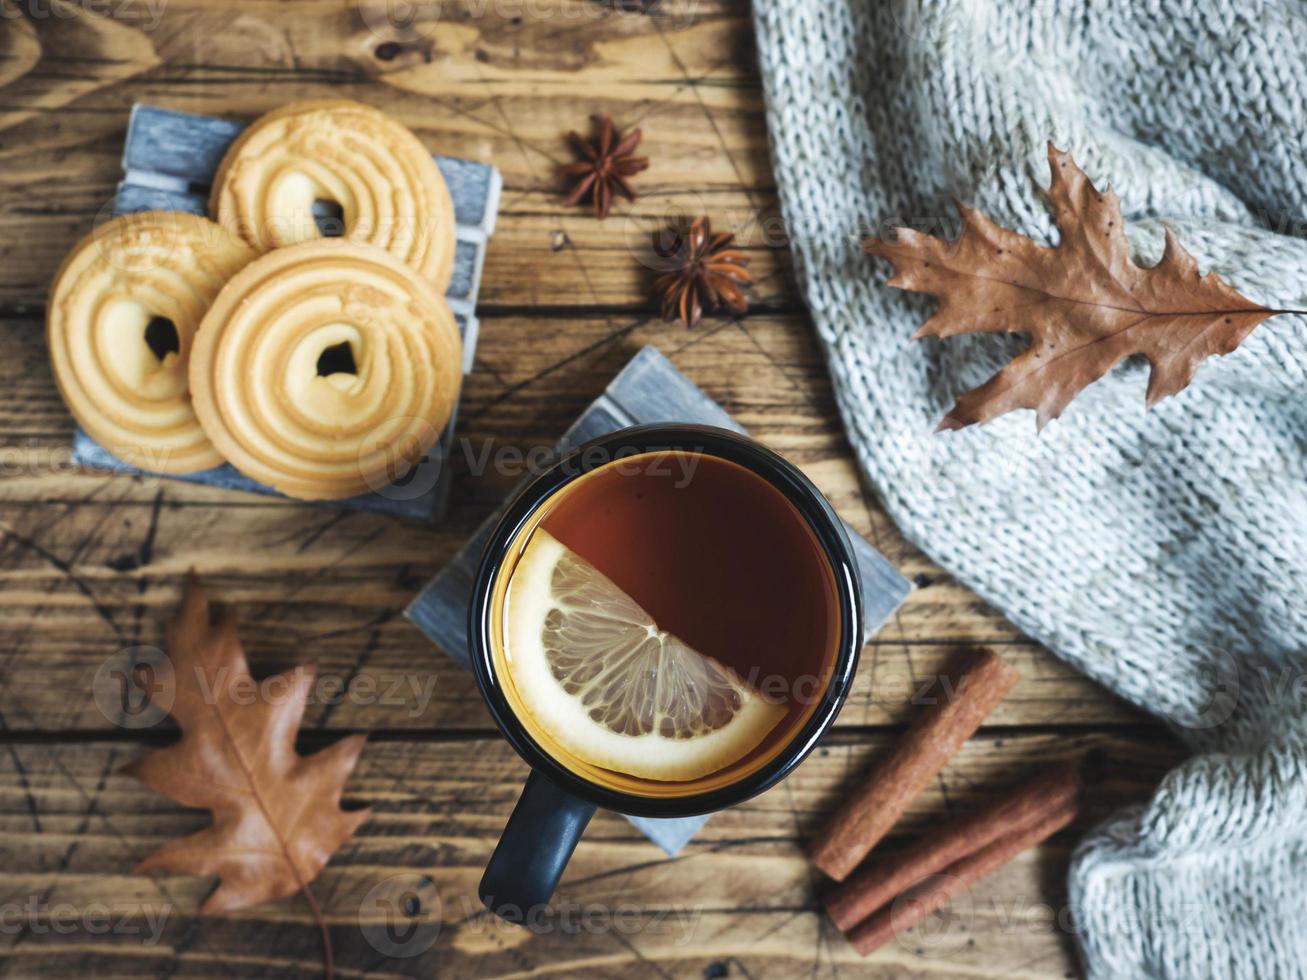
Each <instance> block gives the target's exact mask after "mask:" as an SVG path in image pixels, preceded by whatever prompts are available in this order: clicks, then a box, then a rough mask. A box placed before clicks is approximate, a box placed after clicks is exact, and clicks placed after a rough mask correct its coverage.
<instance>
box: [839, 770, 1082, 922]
mask: <svg viewBox="0 0 1307 980" xmlns="http://www.w3.org/2000/svg"><path fill="white" fill-rule="evenodd" d="M1079 794H1080V768H1079V766H1078V765H1077V764H1076V763H1073V762H1060V763H1055V764H1053V765H1049V766H1046V767H1045V768H1043V769H1041V770H1040V771H1039V772H1038V773H1037V774H1036V775H1035V776H1034V778H1032V779H1030V780H1029V781H1027V782H1026V783H1024V784H1023V785H1021V786H1019V787H1017V788H1015V789H1013V790H1011V791H1009V792H1007V793H1004V794H1003V795H1001V796H999V797H997V798H996V799H994V800H993V801H992V802H991V803H989V804H988V805H986V806H985V807H983V808H981V809H980V810H978V811H977V812H975V813H968V814H963V815H962V816H961V817H959V818H957V819H956V820H954V821H952V822H951V823H949V824H947V825H945V826H944V827H941V828H940V829H938V830H935V831H929V832H927V833H925V834H923V835H922V837H921V838H920V839H919V840H918V841H917V842H916V843H915V844H913V845H911V846H910V847H908V848H907V849H906V850H903V851H901V852H899V853H898V854H895V855H893V856H891V857H889V858H887V859H885V860H875V859H873V863H872V864H871V865H870V866H868V867H866V868H864V869H863V870H862V871H860V872H858V873H857V874H855V875H853V876H852V877H850V878H848V879H847V880H845V881H844V883H843V884H841V885H840V886H839V887H837V888H835V889H834V890H832V891H831V892H830V893H829V894H828V895H827V896H826V897H825V898H824V899H822V902H823V903H824V904H825V906H826V911H827V913H828V914H829V915H830V917H831V921H833V922H834V923H835V925H837V926H838V927H839V929H840V931H841V932H848V931H849V930H851V929H852V928H853V927H854V926H856V925H857V924H858V923H859V922H861V921H862V920H863V919H865V918H867V917H868V916H870V915H871V914H872V913H874V912H876V911H877V910H878V909H880V908H881V907H882V906H884V905H888V904H889V903H890V902H892V901H893V900H894V899H895V898H896V897H897V896H898V895H900V894H901V893H903V892H905V891H907V890H908V889H909V888H911V887H912V886H913V885H915V884H917V883H918V882H919V881H921V880H922V879H923V878H926V877H928V876H930V875H932V874H935V873H936V872H937V871H941V870H943V869H944V868H946V867H948V866H949V865H951V864H953V863H955V862H956V861H960V860H961V859H962V858H964V857H966V856H967V855H969V854H974V853H975V852H976V851H979V850H981V849H982V848H985V847H987V846H989V845H990V844H992V843H993V842H994V841H996V840H998V839H999V838H1001V837H1007V836H1009V835H1011V834H1017V833H1020V832H1021V831H1024V830H1028V829H1029V828H1031V827H1033V826H1035V825H1036V824H1038V823H1040V822H1041V821H1043V820H1044V819H1046V818H1047V817H1048V816H1049V815H1050V814H1052V813H1054V812H1056V811H1059V810H1060V809H1061V808H1062V807H1064V806H1065V805H1066V804H1067V803H1068V802H1071V801H1074V800H1075V799H1076V798H1077V797H1078V796H1079Z"/></svg>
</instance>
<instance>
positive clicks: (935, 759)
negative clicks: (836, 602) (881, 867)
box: [808, 650, 1020, 881]
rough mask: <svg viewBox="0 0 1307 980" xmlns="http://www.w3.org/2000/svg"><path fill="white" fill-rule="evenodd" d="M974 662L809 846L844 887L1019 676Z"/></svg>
mask: <svg viewBox="0 0 1307 980" xmlns="http://www.w3.org/2000/svg"><path fill="white" fill-rule="evenodd" d="M974 657H975V659H974V661H973V662H972V663H971V664H970V665H969V666H968V668H967V670H966V672H965V673H964V674H963V675H962V677H961V679H960V680H959V682H958V685H957V687H956V689H955V690H954V691H953V693H952V697H941V698H940V700H939V701H937V702H936V703H935V704H934V705H932V706H931V707H930V708H928V709H927V710H926V711H925V712H923V713H922V714H921V715H919V716H918V717H917V720H916V722H915V723H914V724H913V725H912V727H910V728H909V729H908V731H907V732H906V733H905V734H904V736H903V738H902V740H901V741H900V742H899V744H898V745H897V746H896V747H895V749H894V751H893V753H892V754H891V755H890V757H889V758H888V759H886V760H885V761H884V762H883V763H882V764H881V765H880V766H879V767H878V768H877V769H876V770H875V772H874V773H873V775H872V777H871V778H870V779H869V780H868V781H867V782H866V783H865V784H864V785H863V786H862V787H861V788H860V789H859V790H858V791H857V792H855V793H854V794H853V795H852V796H851V797H850V798H849V799H848V800H847V801H845V803H844V805H843V806H841V807H840V808H839V810H837V811H836V813H835V815H834V816H833V817H832V818H831V820H830V822H829V823H828V824H827V825H826V828H825V829H824V830H823V831H822V832H821V833H820V834H819V835H818V836H817V838H816V839H815V840H814V841H813V842H812V844H811V845H810V846H809V848H808V856H809V857H810V858H811V859H812V863H813V864H815V865H816V866H817V867H818V868H820V869H821V870H822V871H824V872H826V874H828V875H830V876H831V877H832V878H834V879H835V880H836V881H843V880H844V879H845V877H847V876H848V874H849V872H850V871H852V870H853V869H854V868H855V867H857V866H858V864H859V863H860V862H861V861H862V859H863V858H864V857H866V856H867V852H868V851H870V850H871V849H872V848H873V847H874V846H875V845H876V844H877V843H878V842H879V841H880V839H881V838H882V837H884V836H885V833H886V831H888V830H889V829H890V827H892V826H893V825H894V823H895V821H897V820H898V818H899V817H900V816H902V815H903V811H904V810H906V809H907V808H908V804H910V803H911V802H912V801H913V800H914V799H915V798H916V797H917V795H918V794H919V793H920V792H921V791H922V790H923V789H924V788H925V786H926V784H927V783H928V782H930V780H931V779H933V778H934V777H935V775H936V774H937V773H938V772H939V771H940V769H942V768H943V767H944V764H945V763H946V762H948V760H949V759H950V758H952V756H953V754H954V753H955V752H957V750H958V749H959V748H961V746H962V743H963V742H965V741H966V740H967V739H968V738H970V737H971V736H972V734H973V733H974V732H975V731H976V729H977V728H979V727H980V723H981V722H982V721H984V720H985V718H986V716H987V715H988V714H989V713H990V712H991V711H993V710H994V708H995V707H997V706H998V704H999V702H1000V701H1002V700H1003V698H1004V697H1006V696H1007V693H1008V691H1010V690H1011V689H1012V685H1013V684H1015V683H1016V682H1017V678H1018V677H1019V676H1020V675H1018V674H1017V672H1016V670H1015V669H1014V668H1013V667H1011V666H1009V665H1008V664H1007V663H1006V662H1005V661H1004V660H1003V658H1002V657H1000V656H998V654H996V653H994V652H993V651H991V650H980V651H977V653H976V654H975V655H974Z"/></svg>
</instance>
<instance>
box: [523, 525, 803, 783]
mask: <svg viewBox="0 0 1307 980" xmlns="http://www.w3.org/2000/svg"><path fill="white" fill-rule="evenodd" d="M505 625H506V640H507V643H506V646H507V658H506V659H507V661H508V670H509V674H510V676H511V678H512V681H513V684H514V686H515V687H516V689H517V693H518V696H519V697H520V698H521V699H522V702H523V705H524V707H525V708H526V710H527V711H528V712H529V713H530V715H531V717H532V718H533V719H534V720H535V721H536V722H537V723H538V724H539V725H540V726H541V727H542V728H543V729H544V730H545V731H546V732H547V733H548V734H549V736H550V737H552V738H553V739H555V740H556V741H557V742H558V743H559V744H560V745H561V746H562V747H563V748H564V749H566V750H567V751H568V752H570V753H572V754H573V755H575V756H576V757H577V758H579V759H581V760H582V761H584V762H588V763H590V764H592V765H596V766H602V767H604V768H605V769H612V770H615V771H617V772H623V773H627V774H629V775H632V776H638V777H641V778H644V779H658V780H675V781H684V780H689V779H697V778H698V777H700V776H705V775H707V774H708V773H711V772H716V771H717V770H719V769H722V768H724V767H725V766H728V765H730V764H731V763H732V762H735V761H736V760H737V759H739V758H741V757H742V756H744V755H745V754H747V753H748V752H749V751H750V750H751V749H753V748H755V747H756V746H757V745H758V744H759V743H760V742H761V741H762V740H763V738H764V737H765V736H766V735H767V733H768V732H770V731H771V730H772V729H773V728H775V727H776V724H777V723H778V722H779V721H780V720H781V718H782V717H783V716H784V714H785V708H784V706H783V705H780V704H777V703H775V702H772V701H769V700H767V699H765V698H764V697H763V696H762V695H761V694H760V693H759V692H757V691H755V690H754V689H753V688H751V687H750V686H749V685H748V684H747V683H745V682H744V681H743V680H741V679H740V678H739V676H737V675H736V674H735V673H734V672H733V671H732V670H730V669H729V668H728V667H726V666H724V665H722V664H720V663H718V662H717V661H716V660H714V659H712V658H711V657H708V656H705V655H704V654H702V653H699V652H698V651H696V650H694V649H692V648H691V647H690V646H688V645H687V644H686V643H684V642H683V641H681V640H680V639H678V638H677V637H675V636H673V635H672V634H670V633H667V632H664V631H662V630H660V629H659V628H658V625H657V624H656V623H655V622H654V620H653V618H652V617H651V616H650V615H649V614H648V613H647V612H645V611H644V610H643V609H642V608H640V606H639V604H638V603H637V602H636V601H635V600H634V599H632V598H631V597H630V596H628V595H627V594H626V593H625V592H623V591H622V590H621V589H619V588H618V587H617V586H616V585H615V584H613V582H612V581H610V580H609V579H608V578H607V577H606V576H604V574H603V573H602V572H600V571H599V570H598V569H597V568H595V567H594V566H593V565H591V564H590V563H589V562H587V561H586V560H585V559H583V558H582V557H581V556H580V555H578V554H576V553H575V552H574V551H572V550H571V549H569V548H568V547H566V546H565V545H564V544H562V543H561V542H560V541H559V540H558V539H557V538H555V537H553V536H552V535H551V534H549V533H548V532H546V531H543V530H540V529H537V530H536V531H535V533H534V534H533V535H532V537H531V540H530V542H529V543H528V544H527V547H526V551H525V553H524V554H523V555H522V558H521V560H520V561H519V562H518V565H517V568H516V569H515V570H514V572H513V578H512V581H511V582H510V583H509V587H508V609H507V615H506V624H505Z"/></svg>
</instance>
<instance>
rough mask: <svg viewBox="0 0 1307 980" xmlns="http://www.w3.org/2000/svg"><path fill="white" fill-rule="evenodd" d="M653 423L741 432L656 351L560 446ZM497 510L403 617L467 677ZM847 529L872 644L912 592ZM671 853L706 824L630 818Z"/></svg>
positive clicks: (637, 362)
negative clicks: (474, 610) (484, 559)
mask: <svg viewBox="0 0 1307 980" xmlns="http://www.w3.org/2000/svg"><path fill="white" fill-rule="evenodd" d="M654 422H697V423H702V424H706V425H716V426H721V427H722V428H725V429H733V430H734V431H736V432H741V433H742V432H744V429H743V427H742V426H740V424H739V423H738V422H736V421H735V420H734V419H733V418H731V417H730V416H729V415H727V414H726V412H725V411H723V410H722V407H721V406H720V405H718V404H717V403H716V402H715V401H713V400H712V399H711V398H709V397H708V396H707V395H705V394H704V393H703V392H702V391H701V390H700V389H699V388H698V387H697V386H696V385H695V384H694V383H693V382H692V381H690V379H689V378H687V377H686V376H685V375H683V374H681V372H680V371H678V370H676V368H675V367H673V366H672V362H671V361H669V360H668V359H667V358H666V357H664V356H663V355H662V354H661V353H660V352H659V351H658V350H657V349H655V348H653V347H645V348H643V349H642V350H641V351H640V352H639V353H638V354H636V355H635V357H633V358H631V360H630V361H629V362H628V363H627V365H626V367H624V368H622V370H621V372H619V373H618V375H617V377H615V378H614V379H613V380H612V382H611V383H610V384H609V385H608V387H607V388H606V389H605V390H604V393H603V394H602V395H600V396H599V397H598V398H597V399H595V400H594V401H593V402H592V403H591V404H590V407H589V408H587V409H586V410H585V411H584V412H582V413H581V416H580V418H578V419H577V420H576V421H575V422H573V423H572V426H571V428H569V429H568V430H567V432H565V433H564V434H563V437H562V439H561V440H559V449H560V450H565V449H567V448H570V447H575V446H578V445H580V444H581V443H583V442H585V441H587V440H589V439H593V438H595V437H596V436H601V435H604V434H606V433H609V432H614V431H616V430H618V429H624V428H626V427H628V426H632V425H646V424H650V423H654ZM499 515H500V512H499V511H496V512H495V513H494V514H492V515H491V516H490V517H488V518H486V520H485V522H484V523H482V525H481V526H480V527H479V528H478V529H477V531H476V533H475V534H473V535H472V538H471V540H469V541H468V542H467V544H465V545H464V546H463V548H462V549H461V550H460V551H459V552H458V554H456V555H455V556H454V557H453V559H451V560H450V562H449V564H447V565H446V566H445V567H444V568H442V569H441V570H440V571H439V572H438V573H437V574H436V576H435V578H433V579H432V580H431V581H430V582H429V583H428V584H427V586H426V588H424V589H423V590H422V591H421V592H420V593H419V594H418V596H417V598H415V599H414V600H413V601H412V602H411V603H409V606H408V608H407V609H405V610H404V615H405V616H407V617H408V618H409V619H410V620H411V621H412V622H413V623H414V624H415V625H417V627H418V628H419V629H421V630H422V632H424V633H426V635H427V636H429V637H430V638H431V639H432V640H434V641H435V643H436V644H437V645H438V646H439V647H440V648H441V649H442V650H444V651H445V653H446V654H448V655H449V657H450V659H452V660H453V661H454V662H455V663H457V664H458V665H459V666H460V667H462V668H463V669H464V670H468V669H470V668H471V665H472V664H471V659H470V657H469V654H468V647H467V616H468V604H469V602H470V600H471V594H472V579H473V576H475V574H476V570H477V566H478V565H479V564H480V561H481V554H482V552H483V551H484V550H485V546H486V542H487V541H488V540H489V539H490V535H491V533H492V532H493V530H494V527H495V523H496V522H497V521H498V520H499ZM845 530H846V532H847V533H848V536H849V542H850V544H851V545H852V547H853V552H854V557H855V558H856V559H857V562H858V569H859V571H860V572H861V573H862V605H863V615H864V624H865V625H864V631H863V641H864V642H866V641H868V640H870V639H871V638H872V637H873V636H874V635H875V634H876V632H877V631H878V630H879V629H880V628H881V626H883V625H884V624H885V622H886V620H888V619H889V617H890V616H891V615H893V613H894V610H896V609H898V607H899V606H900V605H901V604H902V603H903V600H904V599H905V598H907V595H908V593H909V592H911V591H912V586H911V584H910V583H909V582H908V580H907V579H905V578H904V577H903V576H902V575H900V574H899V573H898V571H897V570H896V569H895V568H894V566H893V565H891V564H890V563H889V562H888V561H886V560H885V557H884V556H883V555H882V554H881V553H880V552H879V551H877V550H876V549H875V548H873V547H872V546H871V545H869V544H867V542H866V541H865V540H864V539H863V538H862V536H861V535H859V534H858V533H857V532H856V531H854V530H853V529H852V528H851V527H849V526H848V525H847V524H846V525H845ZM627 819H628V820H630V821H631V823H633V824H634V825H635V826H636V827H638V828H639V829H640V830H642V831H644V833H645V834H647V835H648V836H649V837H650V838H651V839H652V840H653V841H654V843H656V844H658V845H659V846H660V847H661V848H662V849H663V850H664V851H666V852H667V853H668V854H675V853H676V852H677V851H679V850H680V849H681V847H683V846H684V845H685V842H686V841H688V840H689V839H690V837H692V836H693V835H694V833H695V831H697V830H698V829H699V828H700V827H701V826H703V823H704V821H705V820H707V817H686V818H683V819H673V820H655V819H650V818H648V817H627Z"/></svg>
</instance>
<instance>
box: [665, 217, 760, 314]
mask: <svg viewBox="0 0 1307 980" xmlns="http://www.w3.org/2000/svg"><path fill="white" fill-rule="evenodd" d="M668 235H671V236H672V237H671V239H670V247H668V246H667V244H666V242H667V241H668ZM734 241H735V236H734V235H732V234H730V233H728V232H720V233H718V234H716V235H714V234H713V232H712V225H711V224H710V223H709V221H708V219H707V218H702V217H701V218H695V219H694V221H693V222H692V223H691V225H690V227H689V230H688V231H685V232H680V231H676V230H673V229H667V230H665V231H662V232H658V233H656V234H655V235H654V251H655V252H656V253H657V254H658V257H659V258H660V259H662V260H663V261H662V263H661V268H664V269H666V270H668V271H666V272H664V273H663V274H662V275H661V276H659V277H658V279H657V280H656V281H655V282H654V288H655V289H657V290H658V291H659V292H660V293H662V294H663V319H664V320H675V319H676V318H677V317H678V316H679V317H680V318H681V320H682V321H684V323H685V325H686V326H687V327H693V326H694V325H695V324H697V323H698V322H699V317H700V316H701V315H702V314H703V313H704V311H708V312H710V313H711V312H712V311H714V310H717V309H720V308H721V307H726V308H727V309H729V310H730V311H731V312H732V313H744V312H745V311H747V310H748V309H749V301H748V300H747V299H745V297H744V289H745V287H748V286H749V285H751V284H752V283H753V276H751V275H749V270H748V269H746V268H745V266H746V265H748V264H749V260H748V259H746V258H745V257H744V253H743V252H741V251H740V250H739V249H738V248H732V247H731V243H732V242H734Z"/></svg>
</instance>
